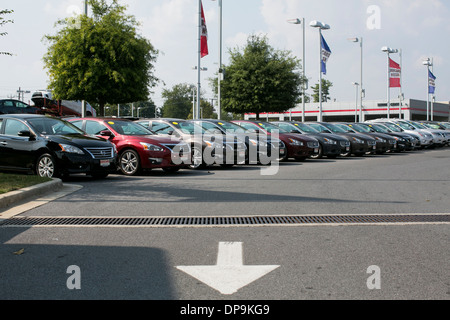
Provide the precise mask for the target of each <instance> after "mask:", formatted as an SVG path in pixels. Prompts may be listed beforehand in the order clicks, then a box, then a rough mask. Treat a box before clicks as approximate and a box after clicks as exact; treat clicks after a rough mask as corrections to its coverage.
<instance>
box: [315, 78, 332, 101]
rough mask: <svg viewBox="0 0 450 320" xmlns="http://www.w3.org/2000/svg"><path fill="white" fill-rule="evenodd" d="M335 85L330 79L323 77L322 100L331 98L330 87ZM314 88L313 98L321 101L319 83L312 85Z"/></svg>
mask: <svg viewBox="0 0 450 320" xmlns="http://www.w3.org/2000/svg"><path fill="white" fill-rule="evenodd" d="M332 86H333V83H332V82H331V81H329V80H326V79H322V102H327V101H328V100H330V99H331V98H330V88H331V87H332ZM312 89H313V92H314V93H313V95H312V96H313V99H314V102H319V91H320V90H319V84H318V83H317V84H316V85H315V86H313V87H312Z"/></svg>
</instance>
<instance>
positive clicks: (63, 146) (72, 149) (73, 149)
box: [59, 144, 84, 154]
mask: <svg viewBox="0 0 450 320" xmlns="http://www.w3.org/2000/svg"><path fill="white" fill-rule="evenodd" d="M59 146H60V147H61V150H62V151H63V152H67V153H76V154H84V152H83V151H82V150H81V149H80V148H77V147H75V146H71V145H69V144H60V145H59Z"/></svg>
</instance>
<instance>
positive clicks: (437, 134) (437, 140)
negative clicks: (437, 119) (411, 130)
mask: <svg viewBox="0 0 450 320" xmlns="http://www.w3.org/2000/svg"><path fill="white" fill-rule="evenodd" d="M405 121H406V120H405ZM406 122H408V123H409V124H411V125H412V126H414V127H415V128H417V129H418V130H424V131H425V132H429V133H431V135H432V136H433V144H434V146H437V147H442V146H444V145H445V144H446V143H447V139H446V137H445V135H444V134H443V133H442V132H441V131H440V130H436V129H432V128H429V127H427V126H425V125H423V124H421V123H419V122H417V121H406Z"/></svg>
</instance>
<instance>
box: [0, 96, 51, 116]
mask: <svg viewBox="0 0 450 320" xmlns="http://www.w3.org/2000/svg"><path fill="white" fill-rule="evenodd" d="M24 113H27V114H44V111H43V110H42V109H41V108H37V107H32V106H30V105H29V104H26V103H25V102H22V101H20V100H15V99H2V100H0V114H24Z"/></svg>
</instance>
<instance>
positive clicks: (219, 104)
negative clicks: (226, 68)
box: [212, 0, 223, 120]
mask: <svg viewBox="0 0 450 320" xmlns="http://www.w3.org/2000/svg"><path fill="white" fill-rule="evenodd" d="M212 1H216V0H212ZM217 2H218V5H219V72H218V74H217V114H218V116H217V119H219V120H220V119H221V117H222V100H221V98H222V90H221V81H222V80H223V79H222V77H223V69H222V0H217Z"/></svg>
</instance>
